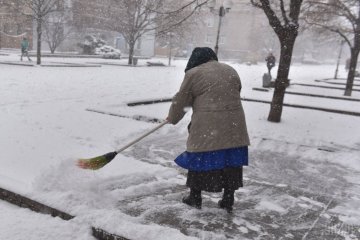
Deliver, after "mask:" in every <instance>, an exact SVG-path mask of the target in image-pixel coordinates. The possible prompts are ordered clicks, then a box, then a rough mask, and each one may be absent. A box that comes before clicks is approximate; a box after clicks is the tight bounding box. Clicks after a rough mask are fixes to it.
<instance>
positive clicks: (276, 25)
mask: <svg viewBox="0 0 360 240" xmlns="http://www.w3.org/2000/svg"><path fill="white" fill-rule="evenodd" d="M250 1H251V3H252V4H253V5H254V6H255V7H258V8H260V9H262V10H263V11H264V13H265V15H266V17H267V18H268V20H269V24H270V26H271V27H272V29H273V30H274V32H275V33H276V35H277V37H278V38H279V41H280V48H281V51H280V62H279V68H278V73H277V79H276V80H275V90H274V95H273V99H272V102H271V109H270V113H269V116H268V121H271V122H280V120H281V114H282V108H283V102H284V96H285V89H286V87H287V86H288V85H289V79H288V76H289V71H290V64H291V58H292V53H293V48H294V45H295V40H296V37H297V36H298V32H299V15H300V10H301V6H302V3H303V1H302V0H286V1H285V0H273V1H271V0H250Z"/></svg>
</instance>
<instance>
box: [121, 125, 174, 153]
mask: <svg viewBox="0 0 360 240" xmlns="http://www.w3.org/2000/svg"><path fill="white" fill-rule="evenodd" d="M168 123H169V121H168V120H165V121H164V122H163V123H161V124H159V125H158V126H156V127H155V128H153V129H151V130H150V131H148V132H147V133H145V134H144V135H142V136H140V137H138V138H137V139H135V140H134V141H132V142H130V143H128V144H127V145H125V146H123V147H122V148H120V149H119V150H116V153H120V152H122V151H124V150H125V149H127V148H128V147H130V146H132V145H134V144H135V143H137V142H139V141H140V140H141V139H143V138H145V137H147V136H149V135H150V134H152V133H153V132H155V131H156V130H158V129H159V128H161V127H163V126H164V125H166V124H168Z"/></svg>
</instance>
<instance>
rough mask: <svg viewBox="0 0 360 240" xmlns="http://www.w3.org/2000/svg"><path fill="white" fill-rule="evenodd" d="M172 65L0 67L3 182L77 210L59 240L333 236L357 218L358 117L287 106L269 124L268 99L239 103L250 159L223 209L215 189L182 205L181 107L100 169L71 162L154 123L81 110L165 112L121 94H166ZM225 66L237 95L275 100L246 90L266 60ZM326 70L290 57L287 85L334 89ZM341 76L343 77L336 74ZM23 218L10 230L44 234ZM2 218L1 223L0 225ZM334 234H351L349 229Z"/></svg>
mask: <svg viewBox="0 0 360 240" xmlns="http://www.w3.org/2000/svg"><path fill="white" fill-rule="evenodd" d="M8 60H11V61H15V60H17V56H9V57H6V56H0V61H8ZM43 61H44V62H46V61H55V62H59V61H60V62H73V63H83V62H94V63H96V62H105V61H107V62H114V60H103V59H93V60H89V59H86V60H85V59H48V58H44V59H43ZM121 61H124V60H121ZM145 61H146V60H140V64H141V63H143V64H144V63H145ZM156 61H157V60H156ZM165 62H166V60H164V63H165ZM173 64H174V65H175V67H166V68H165V67H121V66H109V65H103V66H102V67H100V68H63V67H59V68H57V67H46V68H45V67H25V66H10V65H0V72H1V76H0V89H1V92H0V99H1V100H0V116H1V117H0V133H1V134H0V149H1V151H0V165H1V168H0V187H3V188H7V189H9V190H12V191H15V192H18V193H21V194H24V195H27V196H28V197H30V198H32V199H35V200H38V201H40V202H43V203H45V204H47V205H50V206H53V207H56V208H58V209H61V210H63V211H65V212H68V213H70V214H72V215H76V216H77V217H76V218H75V219H74V220H72V221H73V222H69V223H64V226H63V227H61V229H62V230H59V231H63V232H66V231H67V232H69V233H70V234H74V235H73V236H72V237H69V235H66V234H65V235H63V237H62V238H59V239H86V236H89V232H85V230H84V232H81V231H82V229H85V227H84V226H86V225H88V226H90V225H93V226H99V227H102V228H103V229H105V230H107V231H109V232H111V233H116V234H118V235H121V236H124V237H128V238H130V239H134V240H136V239H225V238H227V237H229V238H230V237H233V238H235V239H279V238H280V237H283V238H284V239H299V238H300V239H301V237H303V236H306V237H307V239H331V236H332V235H331V232H330V233H329V231H328V232H326V231H325V230H329V228H330V227H329V226H335V227H336V226H341V224H342V223H344V224H346V226H352V225H359V222H360V210H359V209H360V185H359V182H360V175H359V173H360V151H359V149H360V134H359V133H360V117H355V116H349V115H341V114H334V113H326V112H320V111H313V110H305V109H295V108H289V107H285V108H284V110H283V116H282V122H281V123H279V124H275V123H270V122H268V121H266V118H267V114H268V111H269V105H267V104H262V103H253V102H243V105H244V109H245V113H246V119H247V125H248V128H249V134H250V137H251V141H252V145H251V148H250V154H251V155H250V157H251V159H250V166H249V167H247V168H246V169H245V177H246V178H245V180H246V182H245V183H246V186H245V187H244V188H243V189H241V190H239V191H238V192H237V194H236V198H237V203H236V206H235V208H236V209H237V210H235V212H234V214H233V215H231V216H228V215H227V214H226V213H225V212H223V211H222V210H219V209H217V208H216V201H217V200H218V199H219V198H220V195H219V194H206V193H205V194H204V197H205V200H204V208H203V210H201V211H199V210H193V209H190V208H188V207H186V206H184V205H183V204H181V203H180V199H181V197H182V196H183V195H185V194H186V191H187V190H186V188H185V187H184V186H183V185H184V184H185V172H184V171H183V170H182V169H179V168H178V167H177V166H175V164H174V163H173V159H174V158H175V157H176V156H177V154H179V153H180V152H182V151H184V148H185V140H186V134H187V132H186V125H187V123H188V121H189V119H190V118H189V117H190V114H189V113H188V114H187V116H186V117H185V119H184V120H182V121H181V123H180V124H179V125H178V126H165V127H163V128H162V129H161V130H159V131H158V132H156V133H154V134H153V135H151V136H149V137H148V138H147V139H145V140H144V141H142V142H140V143H138V144H137V145H136V146H134V147H132V148H131V149H129V150H127V151H125V152H124V153H123V154H120V155H119V156H117V157H116V159H115V160H114V161H113V162H112V163H110V164H108V165H107V166H106V167H104V168H103V169H100V170H98V171H85V170H81V169H78V168H76V167H75V166H74V163H75V160H76V159H77V158H81V157H83V158H86V157H93V156H97V155H100V154H103V153H107V152H109V151H112V150H115V149H117V148H118V147H121V146H122V145H124V144H126V143H128V142H129V141H131V140H133V139H134V138H136V137H137V136H139V135H141V134H142V133H143V132H144V131H147V130H148V129H150V128H153V127H154V126H155V125H154V124H151V123H146V122H141V121H135V120H131V119H127V118H118V117H114V116H108V115H103V114H98V113H94V112H89V111H86V109H88V108H91V109H98V110H103V111H108V112H113V113H118V114H122V115H129V116H132V115H144V116H149V117H156V118H159V119H165V118H166V115H167V111H168V108H169V103H162V104H153V105H146V106H138V107H128V106H127V105H126V103H128V102H133V101H137V100H144V99H160V98H170V97H172V96H173V95H174V94H175V92H176V91H177V89H178V88H179V86H180V84H181V81H182V78H183V75H184V72H183V69H184V67H185V65H186V61H183V60H178V61H173ZM230 64H231V65H232V66H233V67H234V68H235V69H236V70H237V71H238V72H239V75H240V77H241V79H242V85H243V89H242V93H241V95H242V97H246V98H252V99H261V100H269V101H270V100H271V97H272V92H258V91H253V90H252V88H253V87H261V83H262V75H263V73H264V72H265V71H266V67H265V65H264V64H259V65H252V66H247V65H242V64H237V63H230ZM342 69H343V66H342ZM274 73H275V71H274V70H273V74H274ZM333 73H334V66H330V65H320V66H309V65H297V64H294V65H293V66H292V69H291V74H290V78H291V81H292V83H305V84H315V85H322V86H337V87H340V86H338V85H330V84H327V83H324V82H315V81H314V80H315V79H325V78H331V77H332V76H333ZM340 75H341V77H346V73H345V72H344V71H341V72H340ZM339 82H341V81H339ZM343 82H344V81H343ZM355 83H356V82H355ZM354 89H360V87H354ZM290 90H291V91H296V92H304V93H313V94H319V95H329V96H339V97H343V91H342V90H334V89H324V88H312V87H304V86H298V85H294V86H291V87H290V88H289V91H290ZM351 98H354V99H360V92H358V91H357V92H355V91H354V93H353V96H352V97H351ZM285 102H287V103H293V104H300V105H307V106H316V107H325V108H333V109H341V110H347V111H355V112H360V102H354V101H345V100H334V99H324V98H314V97H306V96H297V95H287V96H286V97H285ZM0 214H1V216H8V217H9V219H11V221H10V222H11V223H16V222H17V223H20V224H21V223H22V222H24V221H26V219H27V218H28V217H27V215H28V214H31V213H30V212H27V211H25V210H21V211H20V210H15V209H12V207H9V205H7V204H3V203H1V205H0ZM23 215H24V216H23ZM25 215H26V216H25ZM17 216H18V217H17ZM42 218H43V217H42V216H41V217H37V219H38V221H37V222H35V221H34V225H36V226H38V227H39V224H40V225H42V224H44V226H43V227H44V228H47V229H51V228H54V225H53V224H55V225H56V223H51V221H52V220H49V221H47V220H46V219H48V218H50V217H47V216H46V217H44V219H42ZM334 219H335V220H336V221H335V223H334V222H333V220H334ZM54 221H60V220H59V219H55V220H54ZM23 224H24V225H25V227H24V228H23V229H21V230H20V231H19V232H18V234H19V235H18V236H19V237H18V238H15V239H23V238H22V237H24V236H27V238H26V239H41V238H38V237H37V236H36V235H28V234H27V231H28V230H27V228H28V227H27V226H30V225H31V223H23ZM331 224H332V225H331ZM10 225H11V224H10ZM10 225H8V223H5V222H3V221H0V229H3V228H6V229H9V226H10ZM314 229H320V230H321V231H319V230H316V231H315V230H314ZM14 231H15V230H14ZM39 231H40V230H39ZM41 231H42V230H41ZM44 231H45V230H44ZM56 231H58V230H56ZM86 231H87V230H86ZM324 231H325V232H324ZM21 232H22V233H23V235H21ZM54 232H55V230H54ZM9 234H11V230H9V231H5V232H4V231H0V239H13V238H11V235H9ZM47 234H50V233H47ZM321 234H323V235H321ZM326 234H327V235H326ZM341 234H342V236H343V237H347V239H351V234H354V233H352V232H349V230H347V231H343V232H341ZM357 234H360V233H359V232H358V233H357ZM49 236H50V235H49ZM84 236H85V237H84ZM319 236H321V237H325V238H319ZM334 236H335V235H334ZM357 236H358V235H357ZM29 237H30V238H29ZM262 237H263V238H262ZM266 237H268V238H266ZM50 238H51V239H56V238H55V237H54V238H52V237H48V239H50ZM87 239H89V237H88V238H87Z"/></svg>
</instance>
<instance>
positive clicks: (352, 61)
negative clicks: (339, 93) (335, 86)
mask: <svg viewBox="0 0 360 240" xmlns="http://www.w3.org/2000/svg"><path fill="white" fill-rule="evenodd" d="M359 52H360V48H359V47H356V48H355V47H354V48H351V58H350V67H349V73H348V77H347V81H346V87H345V93H344V95H345V96H351V92H352V89H353V84H354V78H355V73H356V65H357V61H358V57H359Z"/></svg>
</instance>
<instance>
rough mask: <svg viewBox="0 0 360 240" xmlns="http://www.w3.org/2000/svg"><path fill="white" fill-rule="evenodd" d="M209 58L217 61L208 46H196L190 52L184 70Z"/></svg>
mask: <svg viewBox="0 0 360 240" xmlns="http://www.w3.org/2000/svg"><path fill="white" fill-rule="evenodd" d="M210 60H215V61H218V58H217V56H216V53H215V52H214V51H213V50H212V49H211V48H208V47H197V48H195V49H194V50H193V51H192V53H191V56H190V59H189V62H188V64H187V65H186V68H185V72H187V71H188V70H190V69H192V68H194V67H197V66H199V65H201V64H203V63H206V62H208V61H210Z"/></svg>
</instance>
